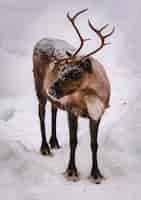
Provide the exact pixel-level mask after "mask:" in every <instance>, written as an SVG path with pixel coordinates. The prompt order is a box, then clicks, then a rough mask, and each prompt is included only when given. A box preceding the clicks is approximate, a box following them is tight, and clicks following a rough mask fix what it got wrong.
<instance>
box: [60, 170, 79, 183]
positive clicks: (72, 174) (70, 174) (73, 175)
mask: <svg viewBox="0 0 141 200" xmlns="http://www.w3.org/2000/svg"><path fill="white" fill-rule="evenodd" d="M63 174H64V177H65V178H66V179H67V180H68V181H73V182H76V181H79V180H80V176H79V174H78V172H77V170H76V169H67V170H66V171H65V172H64V173H63Z"/></svg>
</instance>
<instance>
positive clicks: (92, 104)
mask: <svg viewBox="0 0 141 200" xmlns="http://www.w3.org/2000/svg"><path fill="white" fill-rule="evenodd" d="M87 109H88V113H89V115H90V117H91V118H92V119H93V120H95V121H98V120H99V119H100V117H101V116H102V115H103V113H104V105H103V103H102V101H101V100H100V99H99V98H98V97H91V98H88V100H87Z"/></svg>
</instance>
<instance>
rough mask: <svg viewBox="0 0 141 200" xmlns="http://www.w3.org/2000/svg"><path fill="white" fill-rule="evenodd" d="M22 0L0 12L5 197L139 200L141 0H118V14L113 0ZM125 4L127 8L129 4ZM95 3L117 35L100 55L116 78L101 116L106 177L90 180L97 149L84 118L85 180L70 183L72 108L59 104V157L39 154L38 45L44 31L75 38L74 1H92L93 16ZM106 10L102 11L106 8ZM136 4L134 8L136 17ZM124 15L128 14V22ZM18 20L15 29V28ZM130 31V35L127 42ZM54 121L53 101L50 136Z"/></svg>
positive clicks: (0, 195) (81, 163)
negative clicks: (34, 59)
mask: <svg viewBox="0 0 141 200" xmlns="http://www.w3.org/2000/svg"><path fill="white" fill-rule="evenodd" d="M19 2H20V3H18V1H16V0H12V1H10V0H9V1H8V0H7V1H0V11H1V14H2V17H1V19H0V23H1V27H2V29H1V31H0V36H1V38H0V58H1V66H0V68H1V73H0V94H1V98H0V199H4V200H19V199H20V200H41V199H43V198H44V199H45V198H46V199H48V198H51V199H53V200H55V199H62V200H64V199H66V198H67V199H68V200H69V199H82V200H83V199H94V198H95V199H96V198H97V199H99V200H105V199H109V200H113V198H114V199H115V200H116V199H118V200H119V199H127V200H130V199H131V200H133V199H134V200H140V196H141V191H140V185H141V167H140V166H141V135H140V131H141V123H140V119H141V103H140V102H141V70H140V68H139V66H140V62H139V59H138V58H139V56H138V55H139V53H138V52H139V51H138V50H139V48H138V47H139V44H138V39H137V38H138V35H139V33H140V29H139V27H137V26H136V25H137V24H138V22H139V20H140V18H139V16H140V14H139V12H137V11H139V8H140V7H141V6H140V4H139V3H138V1H137V0H136V5H133V4H132V2H131V1H129V0H128V1H127V0H126V3H127V4H126V3H125V4H122V6H123V8H122V6H121V7H120V2H121V1H119V2H118V6H119V9H120V12H121V15H120V14H119V13H118V12H119V11H117V10H116V9H115V7H116V6H115V5H114V4H113V3H112V1H111V0H110V1H109V4H107V3H106V1H102V3H103V4H102V3H98V2H99V1H95V5H94V4H93V3H92V1H87V2H83V3H82V4H81V6H80V5H79V4H77V3H76V4H73V3H74V2H75V1H72V2H71V3H69V4H68V3H65V2H62V4H59V3H58V4H57V1H56V4H53V2H51V1H50V2H46V1H44V0H43V2H42V4H39V3H34V5H33V2H34V1H33V0H31V1H28V2H26V1H25V2H24V1H19ZM27 3H28V4H27ZM54 3H55V1H54ZM137 3H138V4H137ZM105 4H106V6H104V5H105ZM127 5H128V11H127V10H126V9H125V10H124V8H126V6H127ZM95 6H96V8H95V12H96V17H97V18H96V19H97V20H98V21H99V22H100V23H103V22H104V23H105V21H106V22H107V21H109V20H110V22H112V23H114V24H116V25H117V32H116V34H115V35H116V36H117V37H115V38H114V39H113V47H111V49H110V48H107V49H106V48H105V50H103V52H102V53H101V54H99V55H98V58H99V59H100V60H101V61H102V62H103V63H105V65H106V70H107V73H108V75H109V78H110V80H111V84H112V98H111V107H110V108H109V109H108V110H107V112H106V113H105V115H104V117H103V121H102V123H101V126H100V132H99V144H100V147H99V165H100V168H101V171H102V172H103V174H104V175H105V177H106V180H105V181H103V183H102V184H101V185H94V184H92V183H91V182H90V181H89V180H88V176H89V173H90V168H91V152H90V147H89V130H88V121H87V120H84V119H80V123H79V144H78V149H77V166H78V169H79V171H80V177H81V178H80V181H79V182H77V183H74V182H68V181H66V180H65V178H64V177H63V175H62V172H63V171H64V170H65V169H66V167H67V162H68V157H69V145H68V126H67V119H66V113H64V112H63V111H59V115H58V120H57V132H58V136H59V141H60V143H61V145H62V148H61V149H60V150H58V151H54V156H53V157H43V156H41V155H40V153H39V148H40V139H41V138H40V130H39V120H38V114H37V113H38V111H37V100H36V96H35V93H34V90H33V80H32V63H31V54H32V47H33V44H34V43H35V41H37V40H39V39H41V38H42V37H44V36H46V32H47V33H48V35H47V36H54V37H61V38H62V37H63V38H65V37H66V38H65V39H66V40H67V41H73V39H72V29H70V28H69V27H70V26H69V25H68V23H67V22H64V21H63V20H64V16H65V12H66V11H68V10H69V9H70V8H72V9H70V10H73V9H74V8H75V9H74V10H80V9H83V8H85V7H90V13H91V16H93V15H94V16H95V14H93V12H92V11H93V9H94V7H95ZM107 7H108V8H109V12H108V8H107ZM53 8H54V9H55V10H56V15H54V14H52V12H51V10H52V9H53ZM68 8H69V9H68ZM135 8H136V9H135ZM112 9H113V11H111V10H112ZM101 10H102V11H103V12H100V11H101ZM132 10H133V11H134V15H132V17H131V15H130V14H131V11H132ZM135 11H136V12H135ZM99 13H100V14H99ZM52 15H53V17H52ZM104 15H105V16H106V17H105V18H104ZM86 17H87V16H86ZM126 17H129V22H128V20H127V18H126ZM50 20H52V23H51V22H50ZM59 21H61V22H62V23H61V25H60V24H58V22H59ZM80 21H81V20H80ZM49 22H50V23H49ZM81 22H82V21H81ZM59 25H60V26H61V27H66V29H65V30H66V31H64V32H63V31H62V32H60V33H59V32H58V31H56V32H55V30H57V28H58V26H59ZM130 25H132V27H133V28H135V29H136V28H137V31H136V32H137V34H136V37H137V38H134V37H131V35H132V34H131V33H133V32H134V30H132V29H131V28H130ZM13 26H14V27H15V28H12V27H13ZM85 26H86V25H85ZM56 27H57V28H56ZM48 28H49V29H48ZM84 30H85V29H84ZM32 31H33V32H32ZM130 37H131V38H130ZM129 38H130V39H131V41H129V44H126V42H127V41H128V39H129ZM134 44H135V45H134ZM114 45H115V46H116V48H115V47H114ZM135 47H137V48H135ZM120 48H121V49H120ZM122 55H123V57H122ZM27 88H28V89H27ZM50 125H51V123H50V104H49V103H48V105H47V116H46V128H47V136H48V138H49V135H50Z"/></svg>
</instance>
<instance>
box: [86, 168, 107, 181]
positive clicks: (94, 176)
mask: <svg viewBox="0 0 141 200" xmlns="http://www.w3.org/2000/svg"><path fill="white" fill-rule="evenodd" d="M89 179H90V181H91V182H93V183H95V184H101V182H102V181H103V180H105V178H104V176H103V175H102V174H101V172H100V171H99V170H96V171H95V172H94V173H91V176H90V177H89Z"/></svg>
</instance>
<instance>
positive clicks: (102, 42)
mask: <svg viewBox="0 0 141 200" xmlns="http://www.w3.org/2000/svg"><path fill="white" fill-rule="evenodd" d="M88 24H89V27H90V28H91V29H92V30H93V31H94V32H95V33H96V34H97V35H98V37H99V38H100V41H101V44H100V46H99V47H98V48H97V49H96V50H94V51H92V52H90V53H88V54H87V55H86V56H84V57H83V58H82V59H86V58H87V57H89V56H91V55H93V54H95V53H97V52H98V51H99V50H100V49H102V48H103V47H104V46H105V45H109V44H111V43H106V42H105V39H106V38H107V37H109V36H111V35H112V34H113V33H114V32H115V27H113V29H112V31H111V32H110V33H108V34H106V35H102V31H103V30H104V29H105V28H107V27H108V24H106V25H104V26H103V27H102V28H100V29H99V30H98V29H96V28H95V27H94V26H93V25H92V23H91V21H90V20H88Z"/></svg>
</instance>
